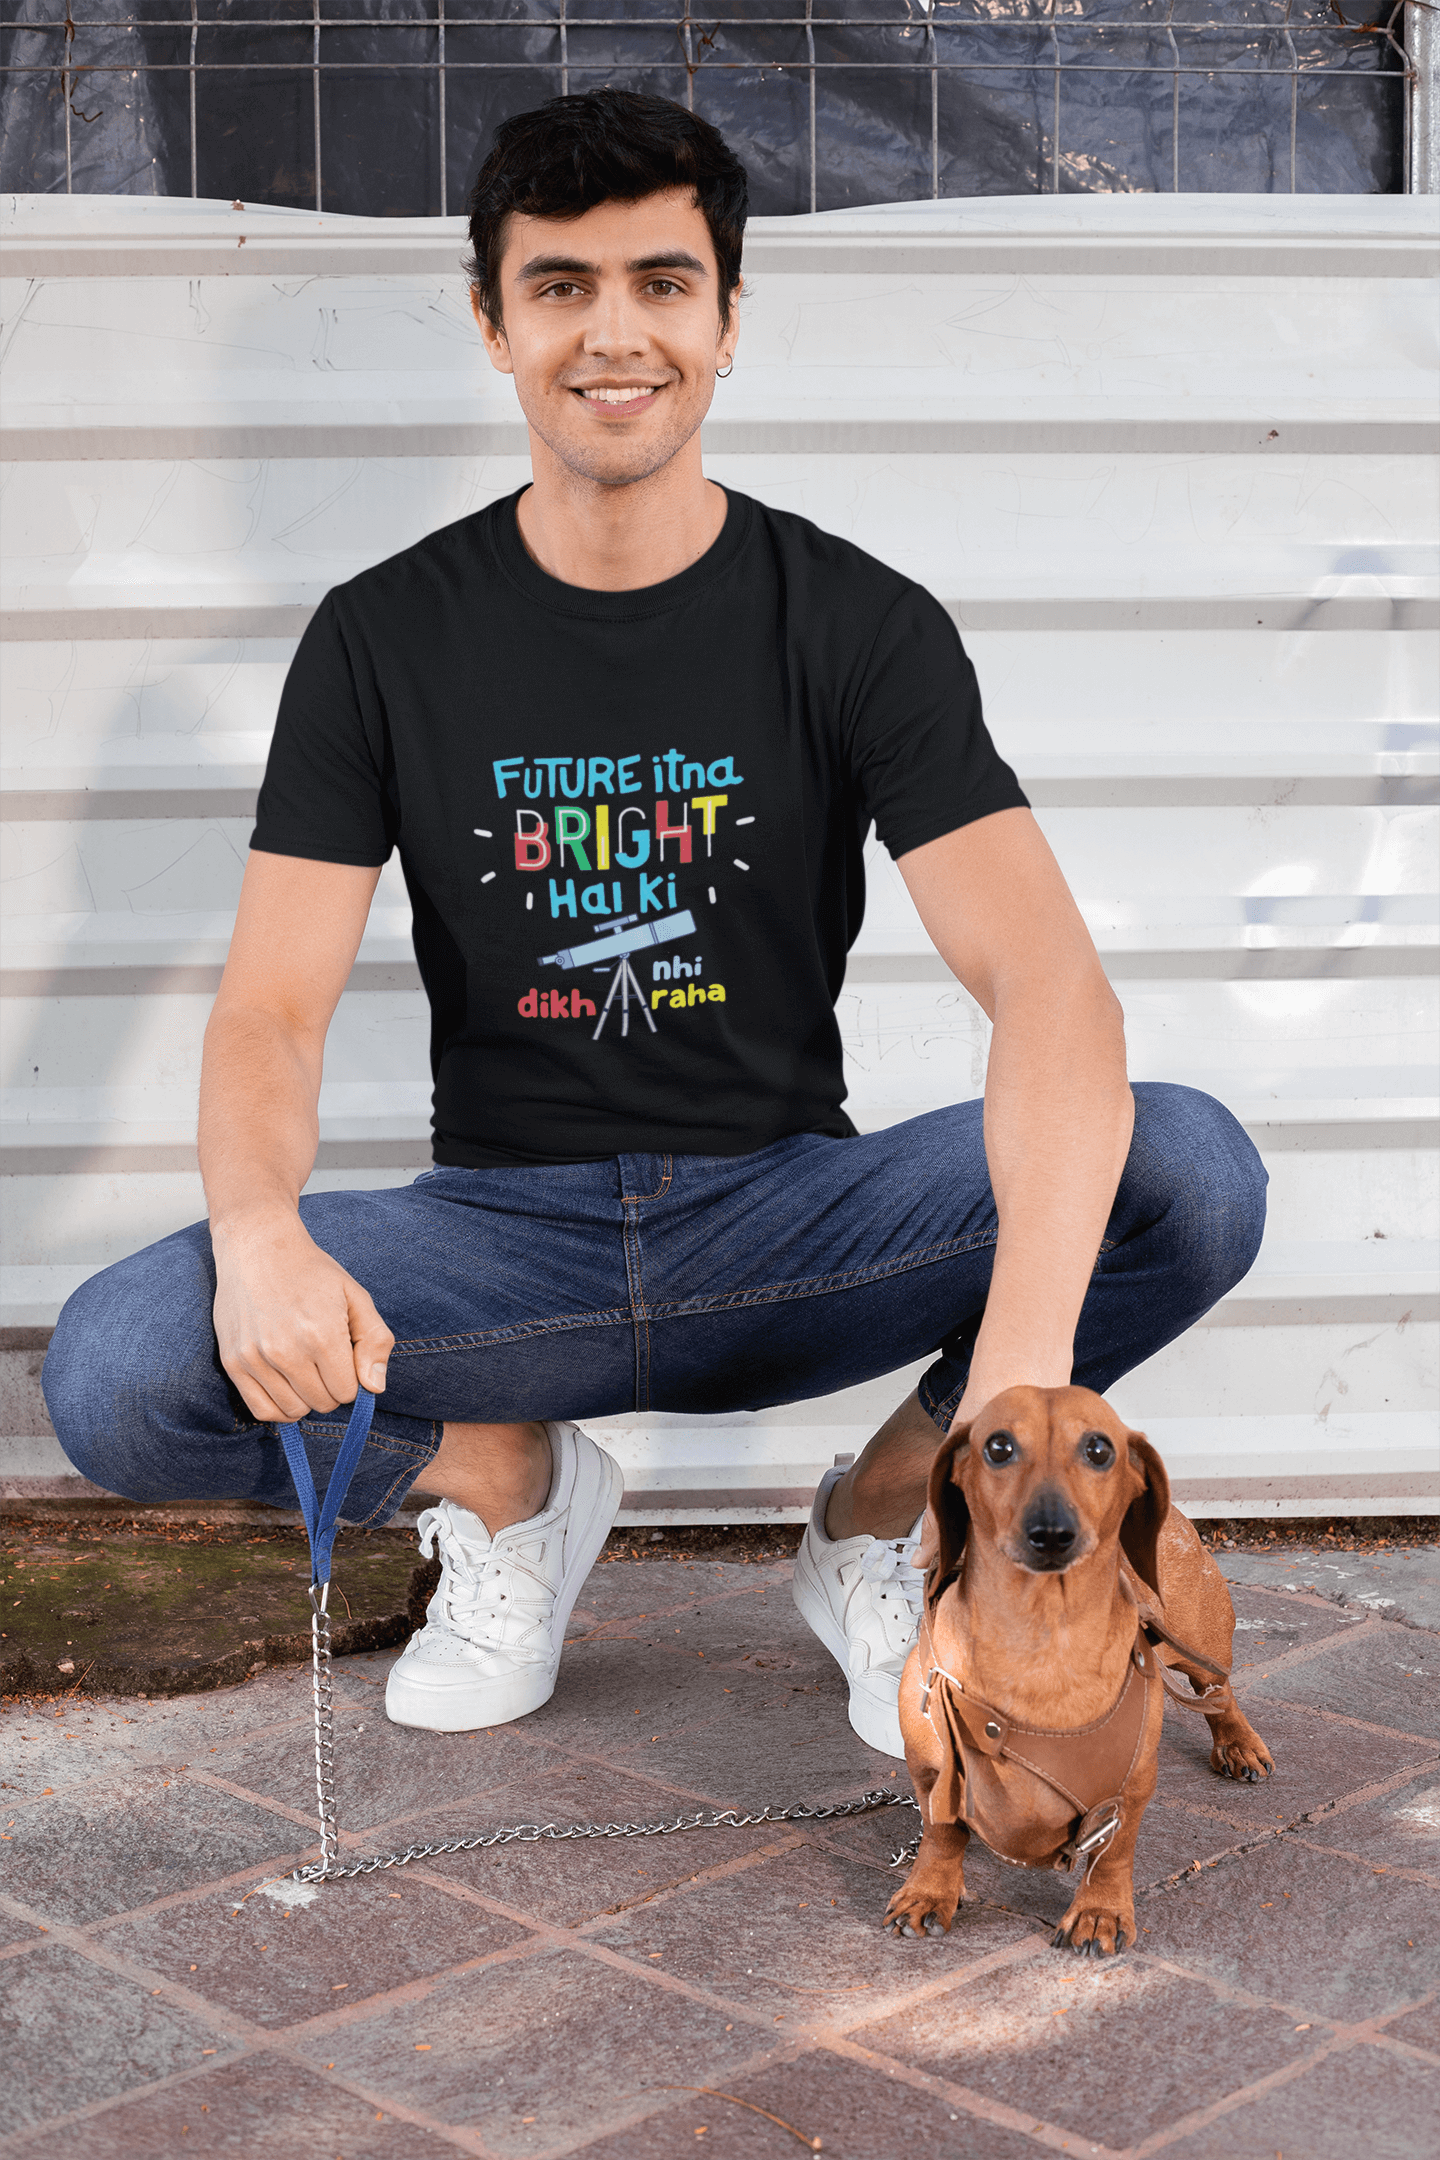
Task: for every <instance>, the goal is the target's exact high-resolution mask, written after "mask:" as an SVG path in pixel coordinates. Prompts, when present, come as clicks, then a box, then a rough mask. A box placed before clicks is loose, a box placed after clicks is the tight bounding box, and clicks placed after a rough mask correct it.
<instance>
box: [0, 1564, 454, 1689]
mask: <svg viewBox="0 0 1440 2160" xmlns="http://www.w3.org/2000/svg"><path fill="white" fill-rule="evenodd" d="M5 1530H6V1535H5V1538H4V1542H3V1545H0V1619H3V1622H4V1625H3V1629H0V1688H3V1692H4V1693H5V1694H6V1695H26V1696H33V1695H39V1694H43V1695H54V1694H63V1693H67V1692H71V1691H74V1692H77V1693H78V1692H79V1691H80V1690H82V1689H83V1691H84V1692H85V1694H87V1695H95V1694H123V1695H149V1696H156V1695H189V1694H194V1693H197V1692H199V1691H203V1690H205V1689H208V1688H217V1687H229V1686H232V1685H234V1683H235V1682H237V1681H240V1680H244V1679H245V1678H247V1677H248V1675H249V1674H251V1673H253V1672H257V1671H259V1670H260V1669H261V1668H262V1667H263V1666H266V1665H293V1664H297V1663H299V1662H301V1661H303V1660H305V1659H307V1658H308V1657H309V1656H310V1599H309V1580H310V1568H309V1560H308V1554H307V1548H306V1545H305V1540H304V1537H303V1536H302V1535H298V1534H296V1533H295V1532H293V1531H283V1532H280V1533H268V1534H267V1533H264V1532H261V1533H259V1534H258V1535H257V1534H256V1533H255V1532H254V1531H250V1532H249V1533H248V1534H244V1533H242V1534H239V1535H226V1534H224V1533H223V1532H221V1531H214V1530H211V1529H209V1528H208V1527H207V1526H200V1527H199V1528H194V1529H186V1530H176V1531H174V1532H172V1533H171V1534H170V1535H167V1536H157V1535H156V1534H155V1533H154V1530H153V1529H152V1528H150V1527H149V1526H146V1528H144V1529H123V1528H107V1529H105V1530H104V1531H95V1530H88V1529H79V1528H72V1529H70V1530H68V1531H66V1532H63V1533H61V1534H58V1535H57V1532H56V1529H55V1526H54V1525H53V1524H49V1523H47V1524H43V1525H22V1524H17V1523H13V1522H12V1523H10V1524H7V1525H6V1526H5ZM437 1580H438V1569H437V1568H436V1566H435V1564H434V1562H426V1561H420V1560H419V1559H418V1558H417V1554H416V1550H415V1538H414V1533H413V1532H412V1531H400V1532H394V1533H386V1532H380V1533H371V1534H367V1533H366V1532H364V1531H350V1532H344V1531H342V1532H341V1535H340V1538H339V1539H338V1540H337V1547H336V1569H335V1585H334V1588H333V1590H332V1592H331V1604H332V1607H333V1611H332V1641H333V1647H334V1649H335V1651H336V1652H337V1653H345V1652H350V1651H356V1650H380V1649H388V1648H390V1647H392V1646H394V1645H396V1644H398V1643H402V1642H404V1641H406V1640H407V1638H408V1637H409V1635H410V1633H411V1631H412V1630H413V1629H414V1628H415V1627H416V1626H418V1625H419V1624H420V1622H421V1620H422V1619H423V1617H424V1607H425V1602H426V1600H427V1599H428V1598H429V1596H430V1594H431V1592H432V1591H433V1589H434V1587H435V1583H436V1581H437Z"/></svg>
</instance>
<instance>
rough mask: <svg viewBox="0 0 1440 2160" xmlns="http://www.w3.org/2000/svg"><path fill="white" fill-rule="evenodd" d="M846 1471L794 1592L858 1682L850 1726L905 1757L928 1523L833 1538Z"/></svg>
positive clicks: (821, 1497) (815, 1517)
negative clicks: (895, 1532)
mask: <svg viewBox="0 0 1440 2160" xmlns="http://www.w3.org/2000/svg"><path fill="white" fill-rule="evenodd" d="M844 1475H845V1473H844V1471H843V1470H827V1471H826V1473H825V1475H824V1477H823V1478H822V1479H821V1480H820V1489H819V1491H818V1492H817V1493H816V1495H815V1505H814V1507H813V1508H812V1510H811V1512H810V1522H809V1526H808V1528H807V1529H806V1532H805V1535H804V1538H803V1539H802V1540H801V1544H800V1550H799V1552H798V1553H797V1554H796V1556H795V1573H794V1576H793V1578H792V1580H791V1593H792V1595H793V1596H794V1599H795V1603H796V1605H797V1607H798V1608H799V1611H800V1616H801V1618H802V1619H803V1620H804V1621H805V1622H806V1624H807V1625H808V1626H809V1627H811V1628H813V1629H814V1631H815V1633H816V1634H817V1635H818V1636H819V1638H820V1640H821V1642H822V1643H824V1645H825V1648H826V1649H827V1650H828V1651H829V1652H830V1655H831V1657H833V1658H834V1660H835V1662H836V1664H837V1665H839V1666H840V1668H841V1670H842V1671H843V1672H844V1673H845V1674H846V1676H847V1678H848V1679H849V1682H850V1723H851V1724H852V1725H853V1726H854V1728H855V1730H856V1732H857V1733H859V1735H860V1738H861V1739H862V1740H863V1741H865V1743H866V1744H867V1746H869V1747H873V1748H879V1750H880V1752H881V1754H882V1755H900V1756H903V1755H904V1753H905V1743H904V1741H903V1740H902V1739H901V1737H900V1675H901V1673H902V1672H903V1671H904V1669H905V1660H906V1658H907V1657H909V1655H910V1652H911V1649H912V1648H913V1646H914V1643H915V1639H916V1636H917V1635H918V1634H919V1632H920V1607H921V1602H922V1599H923V1597H924V1592H925V1577H924V1575H923V1574H922V1573H921V1571H920V1569H919V1568H918V1567H916V1565H915V1549H916V1547H917V1546H918V1544H919V1542H920V1530H921V1522H923V1520H924V1518H923V1517H922V1518H921V1522H917V1523H916V1525H915V1528H914V1530H913V1531H912V1532H911V1534H910V1536H909V1537H908V1538H895V1539H886V1538H876V1537H851V1538H831V1537H827V1536H826V1534H825V1507H826V1503H827V1502H828V1500H829V1498H830V1494H831V1492H832V1491H833V1489H834V1487H835V1485H836V1483H837V1482H838V1480H839V1479H840V1478H842V1477H843V1476H844Z"/></svg>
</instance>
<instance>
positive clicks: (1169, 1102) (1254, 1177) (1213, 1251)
mask: <svg viewBox="0 0 1440 2160" xmlns="http://www.w3.org/2000/svg"><path fill="white" fill-rule="evenodd" d="M1134 1094H1135V1138H1134V1141H1133V1143H1132V1146H1131V1158H1130V1162H1129V1163H1127V1165H1126V1179H1127V1181H1132V1180H1133V1184H1134V1186H1135V1187H1136V1188H1137V1189H1136V1190H1135V1194H1134V1197H1135V1200H1136V1202H1138V1204H1139V1207H1140V1209H1141V1210H1142V1212H1143V1213H1144V1214H1145V1215H1148V1216H1149V1217H1150V1218H1151V1219H1152V1220H1154V1219H1156V1218H1157V1217H1159V1216H1162V1215H1163V1217H1164V1220H1165V1226H1166V1230H1167V1232H1168V1233H1169V1243H1170V1247H1171V1250H1172V1252H1173V1254H1174V1257H1175V1263H1176V1264H1177V1265H1179V1266H1183V1267H1184V1268H1185V1269H1186V1271H1187V1273H1190V1274H1192V1275H1193V1276H1194V1277H1195V1279H1196V1284H1197V1288H1200V1289H1202V1290H1203V1291H1204V1292H1205V1293H1206V1294H1207V1295H1208V1300H1209V1301H1210V1302H1213V1301H1214V1299H1216V1298H1219V1297H1223V1296H1224V1294H1225V1292H1226V1291H1227V1290H1229V1289H1232V1288H1233V1287H1234V1285H1235V1284H1236V1283H1237V1282H1239V1281H1240V1280H1241V1278H1242V1277H1243V1276H1244V1275H1246V1274H1247V1273H1248V1272H1249V1270H1250V1268H1251V1266H1252V1265H1253V1263H1254V1260H1255V1256H1256V1254H1257V1253H1258V1252H1259V1250H1260V1242H1261V1239H1262V1238H1263V1236H1264V1234H1265V1188H1266V1186H1267V1184H1268V1183H1269V1178H1268V1175H1267V1172H1266V1169H1265V1165H1264V1163H1263V1162H1262V1161H1261V1160H1260V1155H1259V1152H1258V1150H1257V1149H1256V1146H1255V1143H1254V1142H1253V1141H1252V1140H1251V1138H1250V1135H1249V1134H1248V1133H1247V1132H1246V1130H1245V1128H1244V1126H1243V1125H1242V1124H1241V1123H1240V1122H1239V1120H1238V1118H1236V1117H1235V1116H1234V1115H1233V1114H1232V1113H1231V1112H1230V1111H1229V1110H1227V1109H1226V1108H1225V1105H1224V1104H1223V1103H1221V1102H1217V1101H1216V1100H1215V1097H1214V1096H1213V1095H1206V1094H1204V1093H1202V1091H1201V1090H1200V1089H1198V1088H1187V1087H1175V1086H1172V1085H1170V1084H1169V1083H1167V1082H1164V1081H1141V1082H1139V1083H1138V1084H1137V1085H1136V1087H1135V1090H1134Z"/></svg>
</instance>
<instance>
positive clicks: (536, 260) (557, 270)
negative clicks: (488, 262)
mask: <svg viewBox="0 0 1440 2160" xmlns="http://www.w3.org/2000/svg"><path fill="white" fill-rule="evenodd" d="M595 268H596V266H595V264H594V263H588V262H581V260H580V258H579V256H578V255H532V256H531V258H530V260H529V262H527V263H522V264H521V266H520V268H519V269H518V270H517V271H516V273H515V275H516V277H517V278H518V279H520V280H521V282H522V283H523V282H524V281H525V280H526V279H527V278H542V277H593V276H594V275H595Z"/></svg>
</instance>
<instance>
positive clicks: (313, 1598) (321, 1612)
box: [310, 1575, 330, 1619]
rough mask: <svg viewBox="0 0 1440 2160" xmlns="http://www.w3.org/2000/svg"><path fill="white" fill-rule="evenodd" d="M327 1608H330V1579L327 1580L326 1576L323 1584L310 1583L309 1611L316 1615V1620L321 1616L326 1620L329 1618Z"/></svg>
mask: <svg viewBox="0 0 1440 2160" xmlns="http://www.w3.org/2000/svg"><path fill="white" fill-rule="evenodd" d="M329 1606H330V1578H329V1576H328V1575H327V1576H326V1578H325V1580H324V1582H319V1583H317V1582H312V1583H311V1585H310V1607H311V1610H312V1611H313V1612H314V1614H315V1615H316V1617H317V1619H318V1618H320V1617H321V1616H324V1617H326V1618H328V1617H329Z"/></svg>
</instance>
